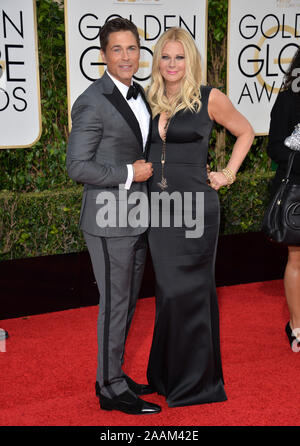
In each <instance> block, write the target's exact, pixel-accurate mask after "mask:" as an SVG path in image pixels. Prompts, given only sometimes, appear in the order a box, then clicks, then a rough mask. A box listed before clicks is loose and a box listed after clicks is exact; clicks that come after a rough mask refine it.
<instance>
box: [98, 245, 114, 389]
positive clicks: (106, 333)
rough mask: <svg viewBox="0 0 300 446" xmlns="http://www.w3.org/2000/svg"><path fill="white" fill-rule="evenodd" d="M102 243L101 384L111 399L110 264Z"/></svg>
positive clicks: (105, 248) (105, 246) (105, 247)
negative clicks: (103, 286)
mask: <svg viewBox="0 0 300 446" xmlns="http://www.w3.org/2000/svg"><path fill="white" fill-rule="evenodd" d="M100 238H101V241H102V247H103V253H104V261H105V319H104V334H103V358H102V360H103V384H104V386H105V387H107V390H108V392H109V393H110V395H111V396H112V397H114V396H115V393H114V392H113V391H112V389H111V386H110V383H109V354H108V349H109V345H108V344H109V325H110V313H111V280H110V262H109V254H108V249H107V244H106V240H105V238H104V237H100Z"/></svg>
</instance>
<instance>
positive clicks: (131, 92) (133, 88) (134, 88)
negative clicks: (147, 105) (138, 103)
mask: <svg viewBox="0 0 300 446" xmlns="http://www.w3.org/2000/svg"><path fill="white" fill-rule="evenodd" d="M139 92H140V88H139V85H138V84H133V85H130V87H129V88H128V92H127V96H126V99H127V100H129V99H131V98H133V99H136V98H137V97H138V95H139Z"/></svg>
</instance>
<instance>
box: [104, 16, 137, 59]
mask: <svg viewBox="0 0 300 446" xmlns="http://www.w3.org/2000/svg"><path fill="white" fill-rule="evenodd" d="M118 31H131V32H132V34H133V35H134V36H135V38H136V42H137V45H138V47H140V36H139V32H138V29H137V27H136V26H135V24H134V23H132V22H130V20H127V19H124V18H122V17H118V18H117V19H112V20H109V21H108V22H106V23H105V25H103V26H102V28H101V31H100V46H101V49H102V51H104V53H105V51H106V47H107V44H108V38H109V35H110V34H111V33H115V32H118Z"/></svg>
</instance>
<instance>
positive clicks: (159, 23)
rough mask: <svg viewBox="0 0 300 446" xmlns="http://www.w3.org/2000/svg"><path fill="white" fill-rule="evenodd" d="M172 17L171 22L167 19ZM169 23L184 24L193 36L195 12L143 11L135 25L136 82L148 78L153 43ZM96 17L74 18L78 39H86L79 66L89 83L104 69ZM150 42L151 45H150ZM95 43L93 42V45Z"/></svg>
mask: <svg viewBox="0 0 300 446" xmlns="http://www.w3.org/2000/svg"><path fill="white" fill-rule="evenodd" d="M115 17H121V16H120V15H118V14H111V15H109V16H108V17H106V18H105V19H104V20H103V19H102V20H103V22H102V23H103V24H104V23H106V22H107V21H108V20H111V19H112V18H115ZM126 18H128V19H129V20H131V21H133V22H135V20H134V17H133V15H132V14H129V16H128V17H126ZM171 20H172V22H171ZM171 26H180V27H184V28H185V29H186V30H187V31H188V32H190V34H191V36H192V37H193V38H195V36H196V15H194V14H193V15H192V16H191V17H189V20H187V19H185V18H184V17H182V16H181V15H180V16H178V17H176V16H175V15H172V16H171V15H163V16H162V17H160V18H158V17H156V16H154V15H152V14H145V15H144V18H143V23H142V25H141V26H138V32H139V35H140V38H141V48H140V49H141V58H140V65H139V70H138V72H137V73H136V74H135V76H134V79H135V80H137V81H138V82H143V81H147V80H149V79H150V77H151V66H152V56H153V50H154V44H155V42H156V40H157V38H158V37H159V36H160V35H161V33H162V32H164V31H165V30H166V29H168V28H170V27H171ZM100 30H101V25H100V20H99V17H98V16H96V15H95V14H91V13H87V14H84V15H82V16H81V17H80V19H79V21H78V31H79V34H80V36H81V38H82V39H84V40H85V41H86V42H89V46H87V47H86V48H85V49H84V50H83V51H82V53H81V54H80V57H79V68H80V72H81V74H82V75H83V76H84V78H85V79H87V80H89V81H91V82H93V81H95V80H96V79H98V78H99V76H100V77H101V76H102V75H103V73H104V71H105V66H106V64H105V63H104V62H103V60H102V58H101V54H100V42H99V36H100ZM150 42H151V44H150ZM95 43H96V44H95Z"/></svg>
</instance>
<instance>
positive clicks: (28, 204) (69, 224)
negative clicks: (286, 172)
mask: <svg viewBox="0 0 300 446" xmlns="http://www.w3.org/2000/svg"><path fill="white" fill-rule="evenodd" d="M272 176H273V173H262V174H260V175H257V176H255V177H253V176H251V175H250V174H240V175H239V176H238V181H237V182H236V183H234V184H233V185H232V186H231V187H230V189H227V188H223V189H221V190H220V192H219V196H220V201H221V230H220V233H221V234H233V233H241V232H249V231H259V230H260V224H261V220H262V216H263V212H264V209H265V207H266V205H267V201H268V198H267V197H268V188H269V184H270V180H271V178H272ZM81 196H82V186H80V185H78V186H74V187H72V188H69V189H65V190H63V191H61V192H53V191H43V192H31V193H19V192H10V191H1V192H0V260H8V259H17V258H25V257H36V256H43V255H53V254H65V253H72V252H80V251H82V250H85V249H86V248H85V243H84V240H83V237H82V234H81V231H80V230H79V229H78V219H79V214H80V207H81Z"/></svg>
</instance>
